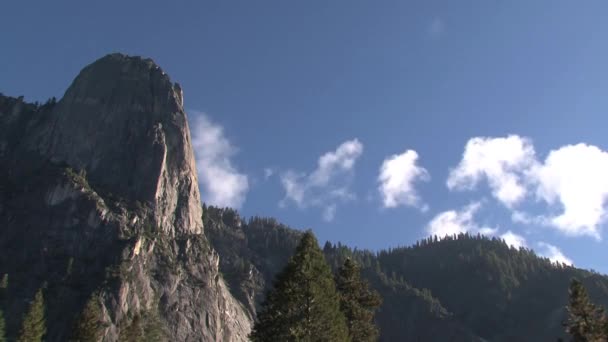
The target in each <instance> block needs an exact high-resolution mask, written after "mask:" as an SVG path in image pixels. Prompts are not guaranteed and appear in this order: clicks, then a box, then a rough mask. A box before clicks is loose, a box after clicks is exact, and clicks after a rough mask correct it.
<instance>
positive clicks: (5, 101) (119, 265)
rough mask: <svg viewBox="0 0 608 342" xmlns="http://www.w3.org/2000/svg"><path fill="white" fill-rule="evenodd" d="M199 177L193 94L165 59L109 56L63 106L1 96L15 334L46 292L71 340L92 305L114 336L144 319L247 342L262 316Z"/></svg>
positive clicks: (0, 158)
mask: <svg viewBox="0 0 608 342" xmlns="http://www.w3.org/2000/svg"><path fill="white" fill-rule="evenodd" d="M203 167H204V166H203ZM196 174H197V173H196V166H195V163H194V155H193V151H192V146H191V139H190V133H189V128H188V122H187V117H186V113H185V112H184V109H183V98H182V91H181V88H180V87H179V85H177V84H174V83H172V82H171V81H170V79H169V77H168V76H167V75H166V74H165V73H164V72H163V71H162V70H161V69H160V68H159V67H158V66H157V65H156V64H155V63H154V62H153V61H152V60H149V59H142V58H139V57H129V56H125V55H121V54H112V55H108V56H105V57H103V58H101V59H99V60H98V61H96V62H94V63H93V64H91V65H89V66H87V67H86V68H85V69H83V70H82V72H81V73H80V74H79V75H78V77H77V78H76V79H75V80H74V82H73V84H72V85H71V86H70V87H69V89H68V90H67V91H66V93H65V95H64V97H63V98H62V99H61V100H59V101H58V102H57V103H55V101H49V102H48V103H46V104H44V105H37V104H28V103H25V102H24V101H23V99H22V98H18V99H16V98H11V97H6V96H0V250H2V251H3V253H0V275H3V274H8V279H9V286H8V289H6V290H5V292H6V293H5V295H4V296H3V297H4V298H5V299H4V301H5V303H3V304H2V305H3V306H4V308H5V317H7V328H8V333H9V336H14V335H15V334H16V332H17V330H18V326H19V324H20V317H21V315H22V313H23V312H24V311H25V309H26V307H27V301H28V300H30V299H31V298H32V297H33V294H34V292H35V291H36V290H37V289H38V288H41V287H42V288H44V293H45V297H46V307H47V321H48V334H47V340H49V341H64V340H67V339H68V338H69V337H70V334H71V331H72V328H73V326H74V322H75V321H76V320H77V319H78V317H79V314H80V312H81V311H82V310H83V308H84V305H85V303H86V302H87V301H89V300H91V299H93V300H98V301H99V302H100V305H101V310H100V311H101V316H102V317H101V320H102V321H103V322H104V327H103V333H102V335H103V340H104V341H116V340H118V339H119V337H120V335H121V334H124V333H125V331H128V330H129V329H130V328H131V327H133V325H134V324H135V322H137V324H148V325H147V326H145V328H144V329H143V330H142V331H153V330H154V331H155V333H156V334H157V336H161V337H163V339H167V340H179V341H243V340H246V337H247V334H248V332H249V330H250V328H251V320H250V317H249V315H247V314H246V313H245V311H244V310H243V308H242V306H241V305H240V304H239V302H238V301H236V300H235V299H234V298H233V297H232V295H231V294H230V292H229V291H228V289H227V287H226V285H225V283H224V280H223V278H222V277H221V275H220V273H219V270H218V263H219V258H218V255H217V253H215V251H214V250H213V249H212V248H211V247H210V245H209V243H208V241H207V238H206V237H205V235H204V233H203V224H202V219H201V216H202V209H201V203H200V194H199V190H198V185H197V184H198V181H197V176H196ZM141 322H143V323H141Z"/></svg>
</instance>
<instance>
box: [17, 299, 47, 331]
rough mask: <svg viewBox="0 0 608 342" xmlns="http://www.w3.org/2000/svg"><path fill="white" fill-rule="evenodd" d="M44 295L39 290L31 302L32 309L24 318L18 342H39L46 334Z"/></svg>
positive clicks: (30, 308)
mask: <svg viewBox="0 0 608 342" xmlns="http://www.w3.org/2000/svg"><path fill="white" fill-rule="evenodd" d="M44 311H45V309H44V295H43V294H42V289H39V290H38V291H37V292H36V295H35V296H34V300H33V301H32V302H31V304H30V307H29V309H28V311H27V313H26V314H25V316H24V317H23V322H22V323H21V331H20V332H19V338H18V339H17V341H18V342H39V341H42V339H43V338H44V335H45V334H46V321H45V317H44V315H45V313H44Z"/></svg>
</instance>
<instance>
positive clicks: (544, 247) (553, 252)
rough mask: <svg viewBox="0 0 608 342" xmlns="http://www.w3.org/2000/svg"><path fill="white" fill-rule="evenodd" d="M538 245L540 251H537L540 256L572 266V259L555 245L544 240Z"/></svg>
mask: <svg viewBox="0 0 608 342" xmlns="http://www.w3.org/2000/svg"><path fill="white" fill-rule="evenodd" d="M538 247H539V248H540V251H539V252H538V254H539V255H540V256H543V257H545V258H548V259H549V260H551V261H552V262H554V263H558V264H566V265H572V266H574V263H573V262H572V260H571V259H570V258H568V257H567V256H565V255H564V253H562V251H561V250H560V249H559V248H557V247H556V246H553V245H551V244H548V243H546V242H539V243H538Z"/></svg>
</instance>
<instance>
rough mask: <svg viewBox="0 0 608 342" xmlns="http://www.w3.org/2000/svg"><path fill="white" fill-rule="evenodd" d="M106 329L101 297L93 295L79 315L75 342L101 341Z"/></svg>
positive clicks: (75, 330) (74, 337) (75, 328)
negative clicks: (100, 301)
mask: <svg viewBox="0 0 608 342" xmlns="http://www.w3.org/2000/svg"><path fill="white" fill-rule="evenodd" d="M103 328H104V322H103V316H102V312H101V304H100V303H99V297H98V296H97V295H93V296H92V297H91V298H90V299H89V300H88V301H87V304H86V305H85V307H84V309H83V310H82V313H81V314H80V315H79V317H78V320H77V322H76V326H75V327H74V334H73V341H78V342H93V341H99V339H100V338H101V336H102V333H103Z"/></svg>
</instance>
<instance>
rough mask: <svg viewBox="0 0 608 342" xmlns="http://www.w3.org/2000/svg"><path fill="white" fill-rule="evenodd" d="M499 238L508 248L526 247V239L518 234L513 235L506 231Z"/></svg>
mask: <svg viewBox="0 0 608 342" xmlns="http://www.w3.org/2000/svg"><path fill="white" fill-rule="evenodd" d="M500 238H501V239H503V240H504V241H505V243H506V244H507V245H509V247H512V248H515V249H520V248H522V247H527V243H526V239H525V238H524V237H523V236H521V235H518V234H515V233H513V232H512V231H510V230H508V231H507V232H506V233H504V234H502V235H500Z"/></svg>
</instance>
